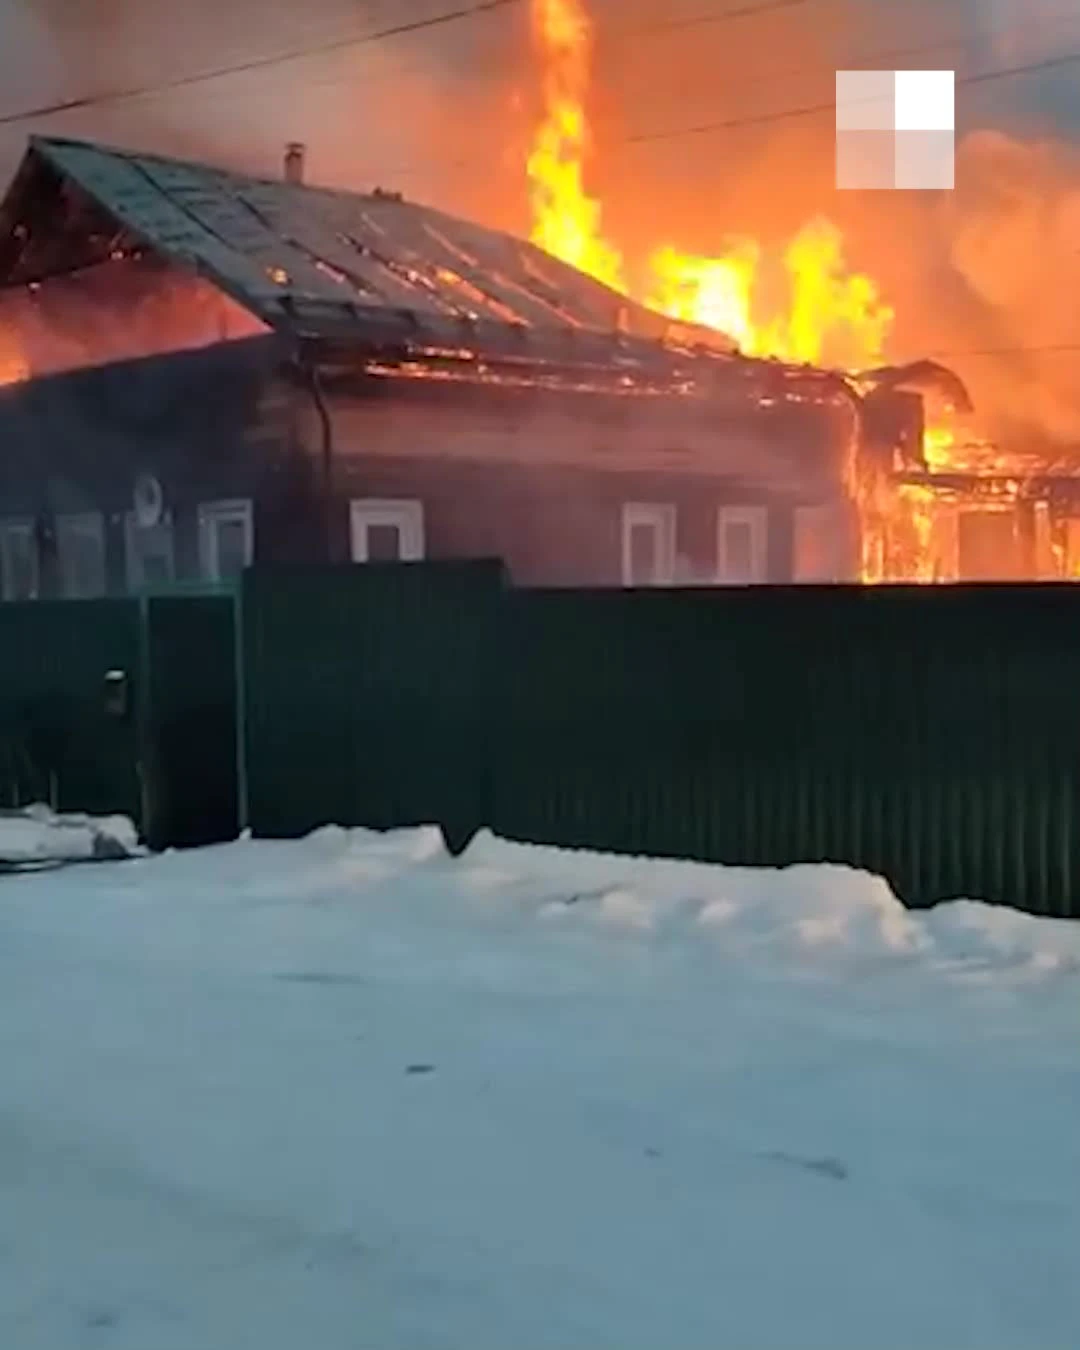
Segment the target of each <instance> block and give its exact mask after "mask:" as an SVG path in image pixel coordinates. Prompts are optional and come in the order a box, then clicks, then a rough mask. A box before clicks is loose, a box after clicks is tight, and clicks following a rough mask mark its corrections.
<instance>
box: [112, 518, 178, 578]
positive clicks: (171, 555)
mask: <svg viewBox="0 0 1080 1350" xmlns="http://www.w3.org/2000/svg"><path fill="white" fill-rule="evenodd" d="M124 544H125V556H126V559H127V584H128V590H131V591H141V590H144V589H146V588H147V587H153V586H165V585H168V583H169V582H171V581H173V580H174V579H175V577H176V552H175V548H174V545H173V524H172V521H171V520H169V519H164V520H160V521H159V522H158V523H157V524H156V525H140V524H139V522H138V520H137V519H136V517H135V513H134V512H129V513H128V514H127V516H126V517H125V519H124Z"/></svg>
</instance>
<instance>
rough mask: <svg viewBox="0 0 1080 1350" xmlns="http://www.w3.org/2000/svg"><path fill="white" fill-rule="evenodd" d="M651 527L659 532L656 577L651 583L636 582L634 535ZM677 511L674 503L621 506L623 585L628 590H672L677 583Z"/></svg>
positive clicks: (631, 503) (636, 503)
mask: <svg viewBox="0 0 1080 1350" xmlns="http://www.w3.org/2000/svg"><path fill="white" fill-rule="evenodd" d="M642 525H648V526H651V527H653V528H654V529H655V530H656V536H657V541H658V549H657V552H658V555H659V556H658V561H657V567H656V572H657V575H655V576H654V577H653V579H652V580H651V581H646V582H637V581H635V580H634V578H633V562H634V560H633V545H632V540H633V534H634V529H635V528H636V527H639V526H642ZM677 531H678V511H677V508H676V506H675V504H674V502H623V505H622V571H621V576H622V584H623V585H624V586H627V587H631V588H636V587H638V586H671V585H672V584H673V583H674V580H675V561H676V556H675V555H676V535H677Z"/></svg>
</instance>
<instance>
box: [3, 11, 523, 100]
mask: <svg viewBox="0 0 1080 1350" xmlns="http://www.w3.org/2000/svg"><path fill="white" fill-rule="evenodd" d="M523 3H524V0H477V3H474V4H471V5H465V6H462V7H460V8H458V9H454V10H450V11H448V12H446V13H444V14H436V15H432V16H431V17H430V18H427V19H415V20H413V21H412V22H410V23H399V24H396V25H395V26H393V27H391V28H382V29H379V30H377V31H376V32H374V33H365V34H360V35H356V34H354V35H353V36H351V37H337V38H331V39H328V40H327V41H325V42H320V43H312V44H310V45H307V46H304V47H296V48H293V49H292V50H290V51H287V52H278V53H276V54H274V55H272V56H257V57H252V58H250V59H249V60H246V61H238V62H235V63H233V64H229V65H221V66H216V67H214V68H212V69H210V70H202V71H196V72H193V73H192V74H189V75H178V76H176V78H175V79H171V80H163V81H160V82H159V83H157V84H145V85H131V86H129V87H127V88H124V89H113V90H109V91H107V92H105V93H100V94H87V95H85V96H83V97H81V98H71V99H64V100H62V101H60V102H56V103H48V104H44V105H42V106H41V107H39V108H27V109H25V110H23V111H22V112H15V113H5V114H3V115H0V126H12V125H14V124H15V123H18V122H27V121H31V120H33V119H36V118H40V117H52V116H55V115H56V114H57V113H65V112H74V111H77V110H81V109H85V108H93V107H99V106H100V105H102V104H108V103H122V102H126V101H127V100H129V99H137V98H146V97H147V96H148V95H153V94H161V93H166V92H170V91H172V90H174V89H186V88H190V87H191V86H193V85H198V84H205V83H207V82H209V81H212V80H221V79H226V78H228V77H229V76H232V75H243V74H247V73H248V72H250V71H256V70H268V69H271V68H273V67H275V66H281V65H286V64H289V63H292V62H295V61H304V60H307V59H309V58H310V57H313V56H323V55H325V54H327V53H330V52H336V51H345V50H347V49H349V48H352V47H363V46H367V45H370V44H371V43H375V42H384V41H386V40H387V39H389V38H395V37H403V36H405V35H406V34H409V33H419V32H422V31H425V30H427V29H431V28H439V27H443V26H445V25H446V24H450V23H456V22H458V21H459V20H462V19H471V18H475V17H477V16H479V15H482V14H490V13H492V12H493V11H495V10H500V9H508V8H510V7H511V6H517V5H521V4H523Z"/></svg>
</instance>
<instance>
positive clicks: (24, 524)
mask: <svg viewBox="0 0 1080 1350" xmlns="http://www.w3.org/2000/svg"><path fill="white" fill-rule="evenodd" d="M17 535H28V536H29V538H30V542H31V544H32V545H33V548H32V553H33V558H34V593H33V596H32V597H17V596H15V595H13V594H12V593H11V574H12V572H13V570H14V569H13V567H12V565H11V540H12V539H13V538H14V537H15V536H17ZM0 571H2V572H3V586H4V590H3V598H4V599H5V600H16V599H22V598H31V599H34V600H37V599H38V598H39V596H40V595H41V552H40V550H39V548H38V546H37V526H36V524H35V522H34V521H33V520H31V519H30V518H29V517H18V518H14V519H12V518H10V517H9V518H8V519H7V520H0Z"/></svg>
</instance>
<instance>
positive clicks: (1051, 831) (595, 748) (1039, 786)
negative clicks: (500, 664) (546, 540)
mask: <svg viewBox="0 0 1080 1350" xmlns="http://www.w3.org/2000/svg"><path fill="white" fill-rule="evenodd" d="M504 643H505V648H506V650H507V651H508V652H510V653H512V654H513V656H512V661H513V675H512V677H511V678H510V679H509V681H508V682H507V685H506V692H505V694H504V698H503V706H502V709H501V711H500V731H499V733H498V734H497V735H495V736H494V737H493V740H494V742H495V743H496V744H497V745H498V746H499V747H500V751H499V753H498V755H497V757H496V764H497V776H496V781H495V790H494V794H493V800H494V802H495V811H494V813H493V820H492V823H493V825H494V826H495V828H496V829H497V830H499V832H500V833H503V834H505V835H508V836H510V837H513V838H519V839H528V840H537V841H541V840H548V841H552V842H561V843H566V844H571V845H580V846H588V847H595V848H603V849H613V850H616V851H626V852H641V853H651V854H657V855H662V856H683V857H692V858H700V859H704V860H713V861H721V862H727V863H735V864H746V865H767V866H777V865H786V864H790V863H796V862H819V861H831V862H839V863H849V864H851V865H853V866H857V867H865V868H868V869H870V870H872V871H875V872H878V873H881V874H883V875H885V876H886V877H887V878H888V879H889V881H890V882H891V884H892V885H893V887H894V889H895V890H896V891H897V893H898V894H899V895H900V896H901V897H902V898H903V899H904V900H905V901H906V902H907V903H908V904H910V905H913V906H922V905H928V904H932V903H934V902H936V901H938V900H941V899H945V898H952V897H957V896H973V897H979V898H983V899H987V900H991V901H1000V902H1005V903H1009V904H1013V905H1016V906H1018V907H1020V908H1023V909H1028V910H1031V911H1034V912H1036V913H1045V914H1058V915H1074V914H1076V912H1077V910H1076V904H1077V900H1076V881H1075V879H1074V878H1075V870H1076V864H1077V862H1078V861H1080V855H1078V853H1077V851H1076V849H1077V844H1076V828H1077V825H1076V822H1077V820H1078V809H1080V792H1078V786H1080V777H1078V752H1080V702H1078V699H1077V692H1076V691H1077V689H1078V688H1080V591H1077V590H1076V589H1075V588H1072V587H1067V586H1063V587H1057V588H1055V587H1013V588H1010V587H994V588H966V587H934V588H910V589H908V588H892V587H889V588H856V587H852V588H828V589H826V588H822V589H817V588H809V587H798V588H794V587H793V588H789V589H757V588H755V589H746V590H740V591H695V592H677V593H659V592H653V593H622V594H612V593H606V594H601V593H593V594H581V593H577V594H575V593H567V592H563V593H557V592H549V593H534V594H528V593H518V594H514V595H511V596H508V597H507V621H506V625H505V637H504Z"/></svg>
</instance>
